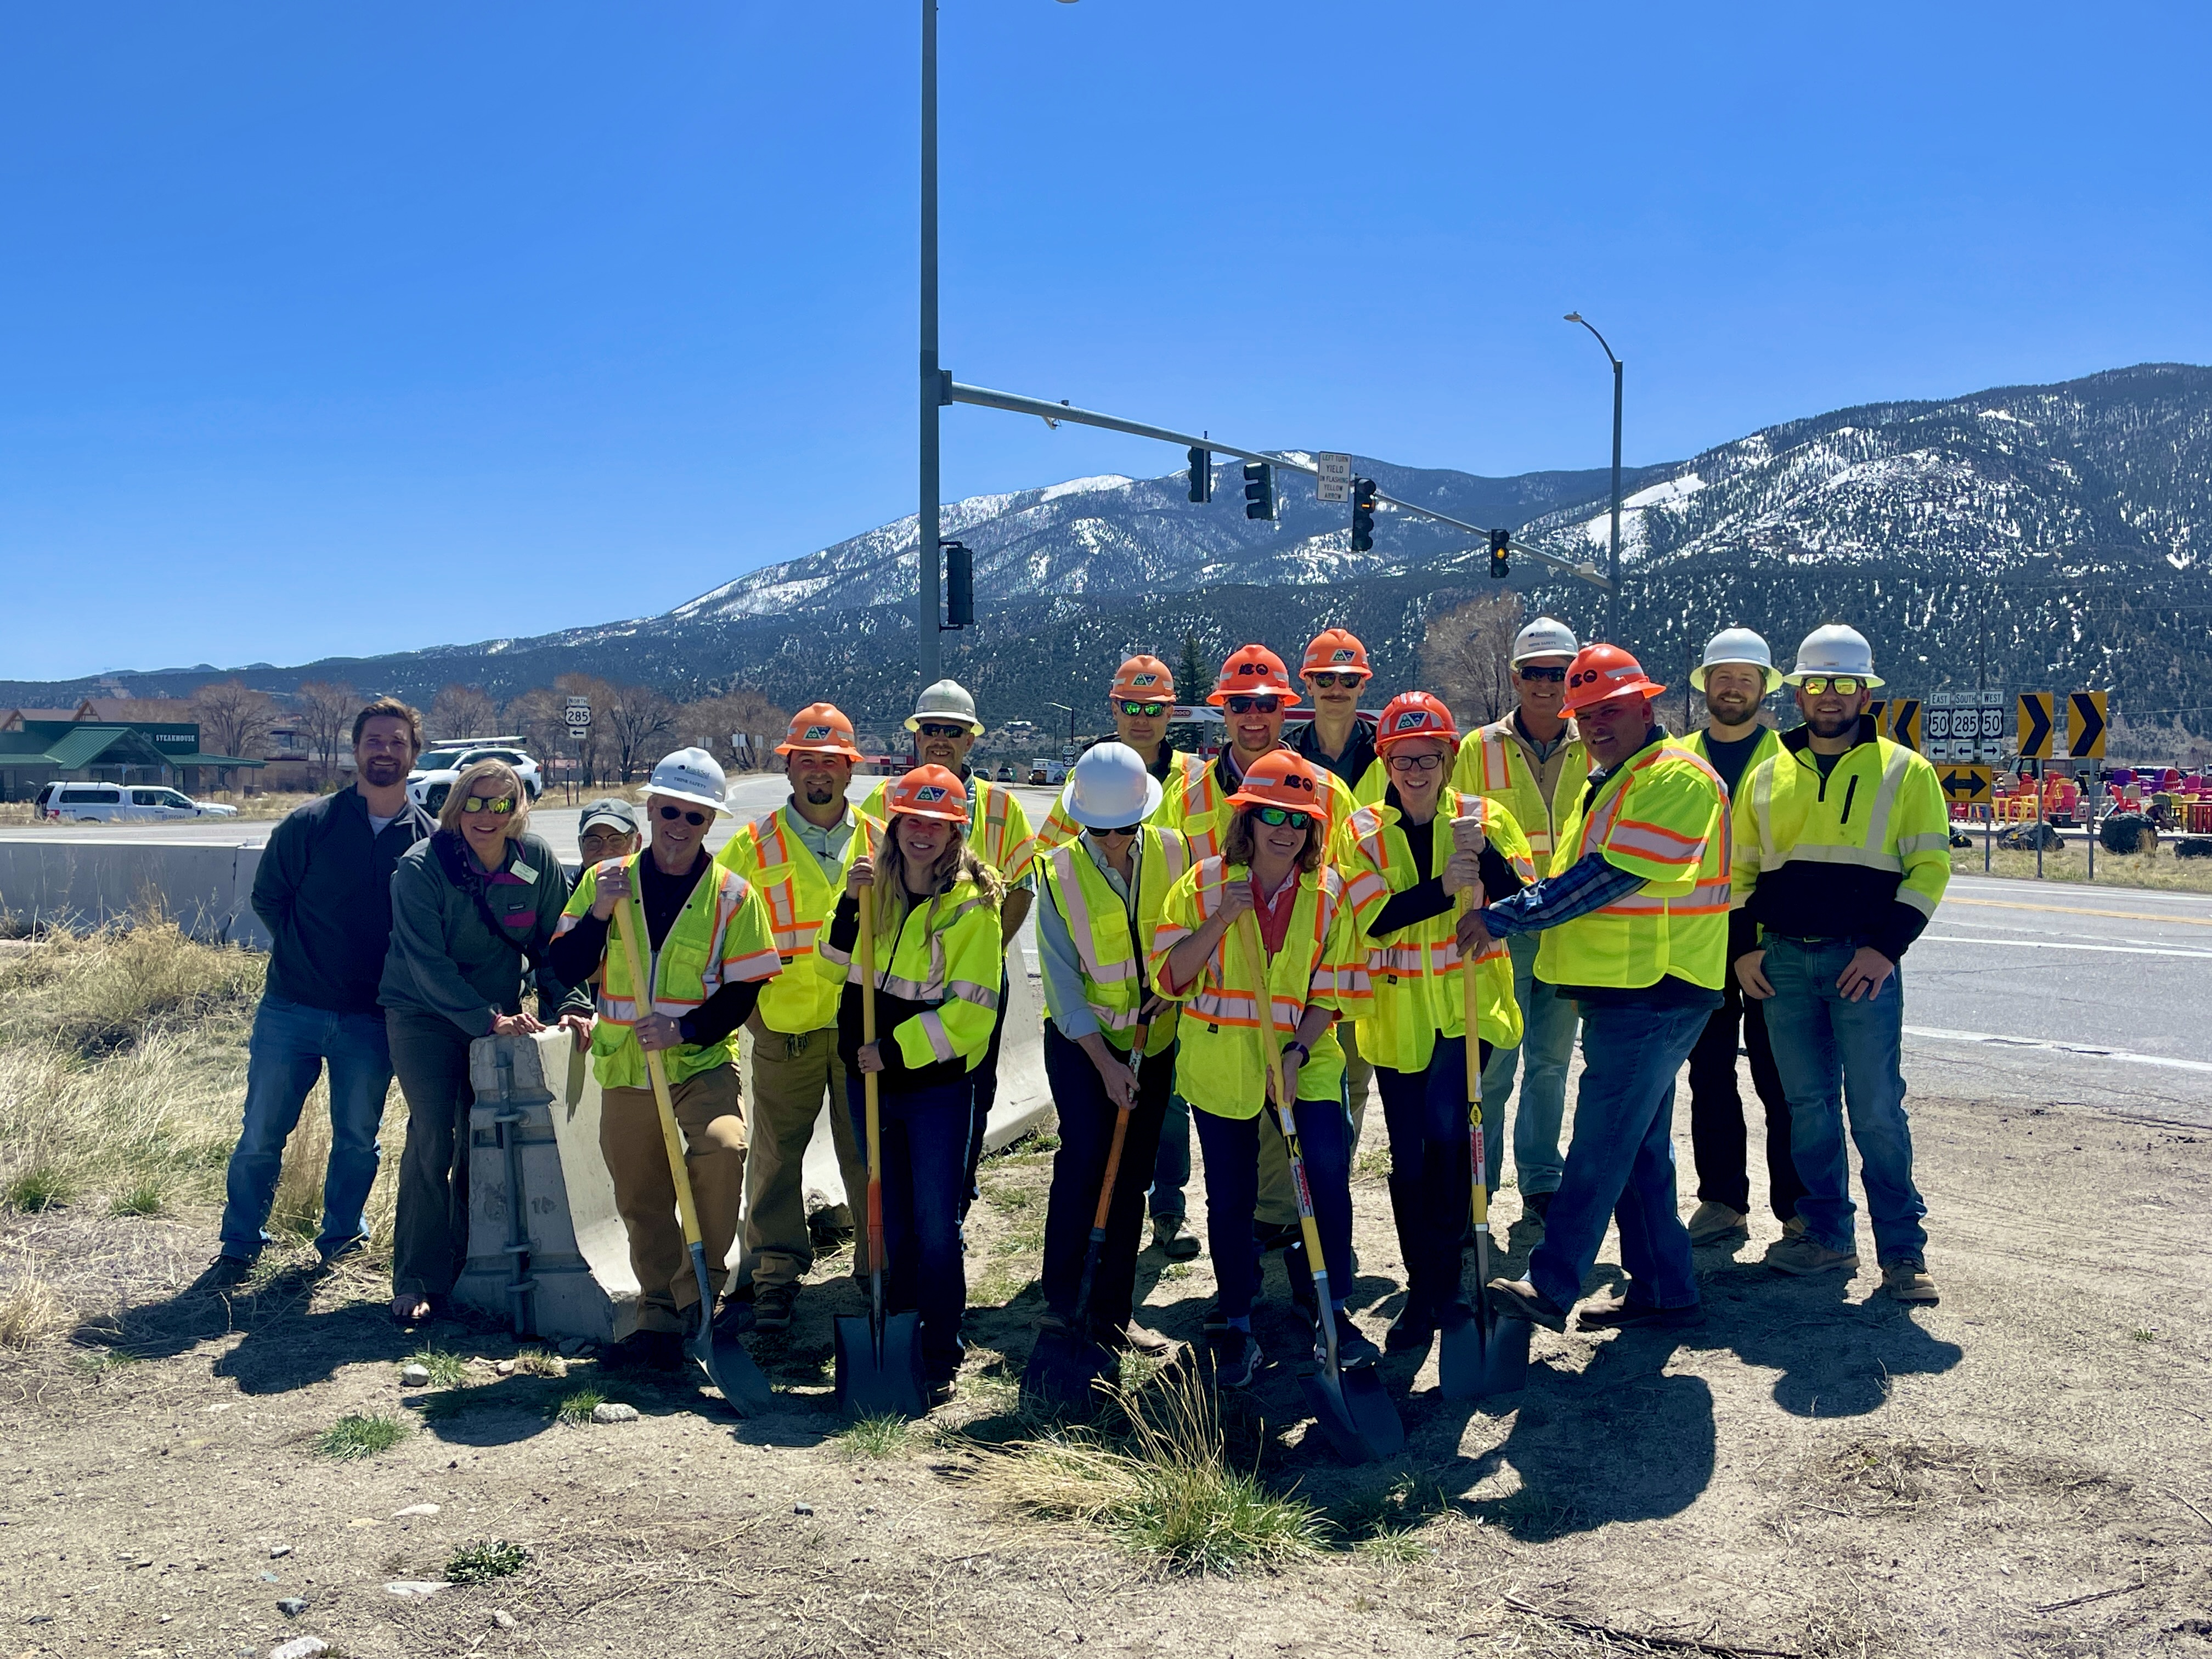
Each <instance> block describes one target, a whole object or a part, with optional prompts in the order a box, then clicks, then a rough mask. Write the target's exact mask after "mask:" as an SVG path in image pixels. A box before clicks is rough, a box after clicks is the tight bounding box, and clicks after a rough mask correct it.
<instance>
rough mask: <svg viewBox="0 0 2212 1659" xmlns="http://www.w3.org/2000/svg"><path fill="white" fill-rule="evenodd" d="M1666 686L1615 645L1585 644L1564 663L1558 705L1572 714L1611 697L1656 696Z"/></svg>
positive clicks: (1606, 700)
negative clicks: (1563, 687) (1653, 680)
mask: <svg viewBox="0 0 2212 1659" xmlns="http://www.w3.org/2000/svg"><path fill="white" fill-rule="evenodd" d="M1666 689H1667V688H1666V687H1665V686H1663V685H1654V684H1652V683H1651V677H1650V675H1649V674H1647V673H1645V672H1644V665H1643V664H1642V663H1640V662H1638V661H1637V660H1636V659H1635V658H1633V657H1632V656H1630V655H1629V654H1628V653H1626V651H1624V650H1622V649H1621V648H1620V647H1619V646H1617V645H1586V646H1584V647H1583V648H1582V649H1581V650H1579V651H1577V653H1575V659H1574V661H1572V662H1571V663H1570V664H1568V665H1567V699H1566V701H1565V702H1563V703H1561V704H1560V705H1559V707H1560V708H1562V709H1563V710H1564V711H1565V713H1567V714H1576V713H1578V712H1579V711H1581V710H1583V709H1584V708H1589V707H1590V706H1591V705H1592V704H1594V703H1601V702H1610V701H1611V700H1612V699H1613V698H1615V697H1626V696H1642V697H1644V698H1647V699H1648V698H1651V697H1656V696H1658V695H1659V694H1660V693H1661V692H1662V691H1664V690H1666Z"/></svg>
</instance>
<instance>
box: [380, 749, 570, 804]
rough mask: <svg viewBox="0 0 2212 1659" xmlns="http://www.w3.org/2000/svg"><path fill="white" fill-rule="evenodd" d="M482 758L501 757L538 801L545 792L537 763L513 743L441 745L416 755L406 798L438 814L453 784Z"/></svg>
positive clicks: (492, 758) (498, 758) (408, 778)
mask: <svg viewBox="0 0 2212 1659" xmlns="http://www.w3.org/2000/svg"><path fill="white" fill-rule="evenodd" d="M480 760H502V761H505V762H506V763H507V764H508V765H509V766H512V767H513V769H514V771H515V775H516V776H517V777H520V779H521V780H522V787H524V788H525V789H526V790H528V791H529V792H530V799H532V800H536V799H538V796H540V795H542V794H544V793H545V781H544V779H543V778H542V777H540V776H539V775H538V763H537V762H536V761H534V760H532V759H531V758H530V757H529V756H528V755H527V754H526V753H524V752H523V751H522V750H520V748H518V747H516V746H514V745H513V744H505V743H489V744H440V745H439V746H438V747H437V748H435V749H426V750H423V751H422V754H421V755H420V756H418V757H416V762H415V769H414V770H413V771H412V772H410V773H409V774H408V775H407V799H410V800H411V801H413V802H414V803H415V805H417V806H419V807H421V808H422V810H423V811H426V812H428V813H429V814H430V815H431V816H432V817H436V816H437V813H438V810H439V808H441V807H442V806H443V805H445V804H446V797H447V794H449V793H452V790H453V783H454V781H455V780H456V779H458V778H459V776H460V775H461V774H462V773H463V772H464V771H465V770H466V769H468V768H470V767H471V766H473V765H475V764H476V763H477V762H478V761H480Z"/></svg>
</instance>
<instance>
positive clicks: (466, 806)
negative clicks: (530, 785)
mask: <svg viewBox="0 0 2212 1659" xmlns="http://www.w3.org/2000/svg"><path fill="white" fill-rule="evenodd" d="M461 811H464V812H468V813H471V814H473V813H477V812H489V813H490V814H491V815H492V816H493V817H495V818H503V817H506V816H507V814H508V813H509V812H512V811H514V797H513V796H512V795H501V796H500V797H499V798H498V799H496V800H492V799H486V798H485V797H483V796H482V795H471V796H470V797H469V798H468V799H466V800H465V801H463V802H462V803H461Z"/></svg>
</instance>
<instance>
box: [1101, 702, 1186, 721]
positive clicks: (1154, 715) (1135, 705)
mask: <svg viewBox="0 0 2212 1659" xmlns="http://www.w3.org/2000/svg"><path fill="white" fill-rule="evenodd" d="M1172 706H1173V705H1171V704H1169V703H1164V702H1122V703H1117V704H1115V707H1116V708H1119V709H1120V710H1121V712H1122V713H1123V714H1141V715H1143V716H1144V717H1145V718H1146V720H1158V718H1159V717H1160V716H1161V715H1163V714H1166V713H1167V712H1168V710H1169V708H1171V707H1172Z"/></svg>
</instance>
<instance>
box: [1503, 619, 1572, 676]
mask: <svg viewBox="0 0 2212 1659" xmlns="http://www.w3.org/2000/svg"><path fill="white" fill-rule="evenodd" d="M1581 649H1582V647H1581V646H1579V645H1577V643H1576V642H1575V630H1574V629H1571V628H1570V627H1568V626H1567V625H1566V623H1563V622H1560V621H1559V620H1558V619H1557V618H1556V617H1537V618H1536V620H1535V621H1534V622H1532V623H1529V624H1528V626H1527V627H1526V628H1524V629H1522V630H1521V631H1520V632H1519V633H1518V634H1516V635H1514V636H1513V665H1514V666H1515V667H1516V668H1518V667H1519V666H1520V665H1522V663H1524V662H1526V661H1528V659H1529V658H1531V657H1571V656H1573V655H1574V654H1575V653H1576V652H1577V651H1579V650H1581Z"/></svg>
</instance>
